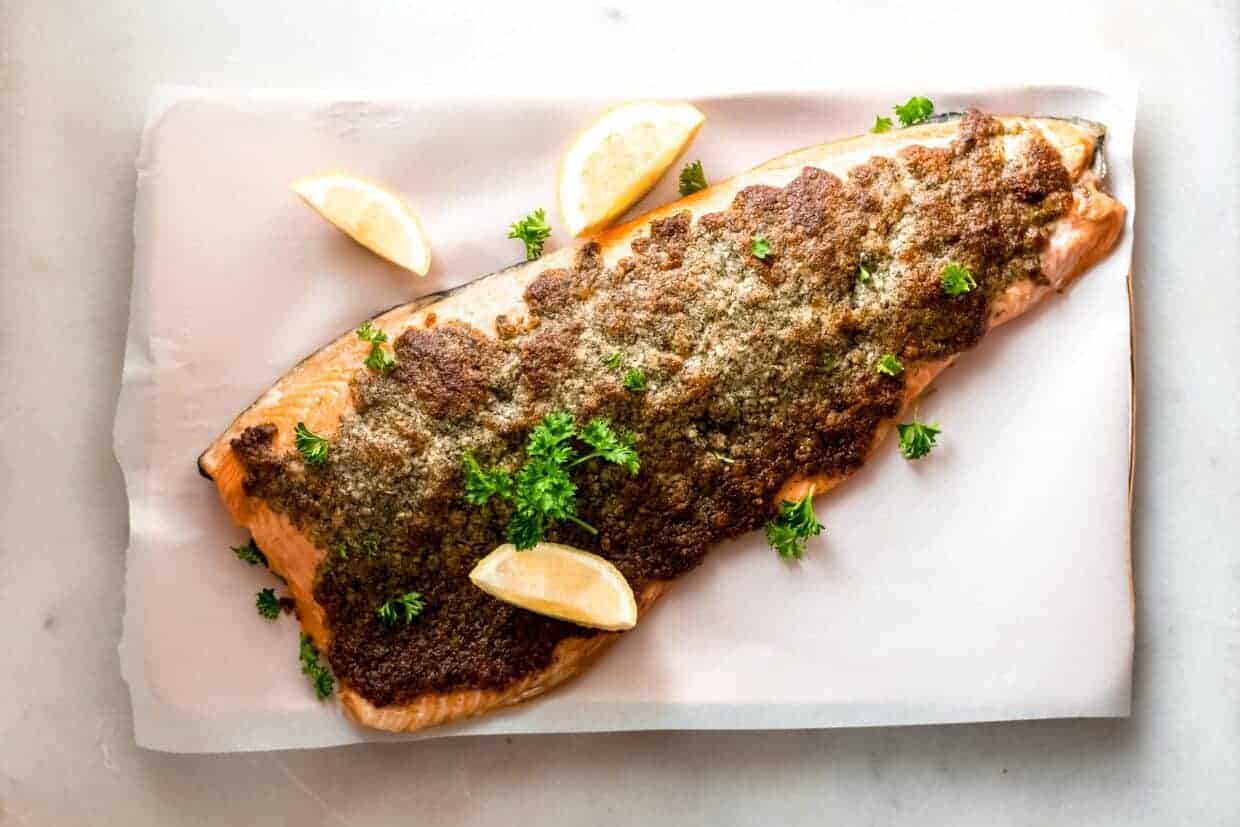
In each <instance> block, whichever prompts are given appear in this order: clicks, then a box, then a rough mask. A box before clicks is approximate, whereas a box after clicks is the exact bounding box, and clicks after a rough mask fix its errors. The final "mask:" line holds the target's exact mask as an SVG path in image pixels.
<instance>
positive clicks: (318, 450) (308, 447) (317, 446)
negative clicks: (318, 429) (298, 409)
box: [293, 422, 329, 465]
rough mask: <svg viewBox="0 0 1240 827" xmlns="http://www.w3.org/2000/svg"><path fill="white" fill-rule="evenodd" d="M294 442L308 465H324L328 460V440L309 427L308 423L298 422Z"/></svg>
mask: <svg viewBox="0 0 1240 827" xmlns="http://www.w3.org/2000/svg"><path fill="white" fill-rule="evenodd" d="M293 444H294V445H296V446H297V450H298V451H300V452H301V456H302V458H303V459H305V461H306V464H307V465H322V464H323V463H325V462H327V451H328V447H329V446H328V443H327V440H326V439H324V438H323V437H321V436H319V435H318V434H316V433H315V432H314V431H311V430H310V429H309V428H307V427H306V423H304V422H298V423H297V427H296V428H295V429H294V430H293Z"/></svg>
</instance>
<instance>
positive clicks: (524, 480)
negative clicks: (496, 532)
mask: <svg viewBox="0 0 1240 827" xmlns="http://www.w3.org/2000/svg"><path fill="white" fill-rule="evenodd" d="M513 505H514V506H515V511H514V512H513V515H512V520H511V521H509V523H508V541H509V542H510V543H512V544H513V545H514V546H516V547H517V550H518V551H524V550H525V549H527V548H533V547H534V545H535V544H537V543H538V541H539V540H541V539H542V537H543V531H544V530H545V529H546V527H547V525H548V523H549V522H551V521H552V520H563V521H568V522H573V523H576V524H577V525H579V526H581V527H582V528H584V529H585V530H586V531H588V532H590V533H591V534H597V533H598V530H597V529H596V528H594V526H592V525H590V524H589V523H587V522H585V521H584V520H581V519H579V518H578V517H577V486H576V485H575V484H574V483H573V481H572V480H571V479H570V478H569V476H568V471H567V470H566V469H565V468H564V467H563V466H562V465H559V464H558V463H555V462H549V461H547V460H538V461H534V462H530V463H527V464H526V465H525V467H524V468H522V469H521V472H520V473H519V474H517V490H516V494H515V496H514V497H513Z"/></svg>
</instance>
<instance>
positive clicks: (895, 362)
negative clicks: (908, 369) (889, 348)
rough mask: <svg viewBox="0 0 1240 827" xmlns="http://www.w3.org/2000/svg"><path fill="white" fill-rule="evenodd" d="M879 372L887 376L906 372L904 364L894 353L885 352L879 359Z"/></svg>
mask: <svg viewBox="0 0 1240 827" xmlns="http://www.w3.org/2000/svg"><path fill="white" fill-rule="evenodd" d="M878 372H879V373H883V374H886V375H887V376H899V375H900V374H901V373H903V372H904V364H903V363H902V362H901V361H900V360H899V359H897V358H896V357H895V354H893V353H884V354H883V356H882V358H881V359H879V360H878Z"/></svg>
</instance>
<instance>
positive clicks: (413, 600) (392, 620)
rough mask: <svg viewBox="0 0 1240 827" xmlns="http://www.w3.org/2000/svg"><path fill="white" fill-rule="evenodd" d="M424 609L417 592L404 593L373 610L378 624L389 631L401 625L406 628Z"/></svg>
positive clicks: (420, 596)
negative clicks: (377, 617) (377, 618)
mask: <svg viewBox="0 0 1240 827" xmlns="http://www.w3.org/2000/svg"><path fill="white" fill-rule="evenodd" d="M425 608H426V604H425V603H423V602H422V595H420V594H418V593H417V592H406V593H405V594H402V595H400V596H399V597H393V598H392V599H391V600H388V601H386V602H385V603H384V604H383V605H381V606H380V607H379V608H378V609H376V610H375V614H376V615H378V616H379V622H380V623H382V624H383V625H384V626H387V627H388V628H389V629H390V628H392V627H394V626H397V625H399V624H401V623H404V624H405V625H406V626H408V625H409V624H410V623H412V622H413V619H414V618H415V617H417V616H418V615H420V614H422V610H423V609H425Z"/></svg>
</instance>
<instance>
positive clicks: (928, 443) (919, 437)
mask: <svg viewBox="0 0 1240 827" xmlns="http://www.w3.org/2000/svg"><path fill="white" fill-rule="evenodd" d="M896 430H897V431H899V432H900V453H901V454H904V458H905V459H921V458H922V457H924V456H925V455H926V454H928V453H930V449H931V448H933V447H934V446H935V444H936V441H937V440H938V438H939V434H941V433H942V431H941V430H940V429H939V423H937V422H936V423H934V424H933V425H927V424H925V423H924V422H918V421H917V416H916V415H914V416H913V421H912V422H909V423H905V424H897V425H896Z"/></svg>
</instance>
